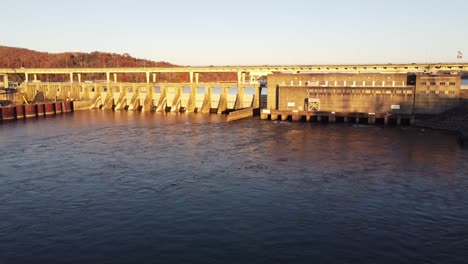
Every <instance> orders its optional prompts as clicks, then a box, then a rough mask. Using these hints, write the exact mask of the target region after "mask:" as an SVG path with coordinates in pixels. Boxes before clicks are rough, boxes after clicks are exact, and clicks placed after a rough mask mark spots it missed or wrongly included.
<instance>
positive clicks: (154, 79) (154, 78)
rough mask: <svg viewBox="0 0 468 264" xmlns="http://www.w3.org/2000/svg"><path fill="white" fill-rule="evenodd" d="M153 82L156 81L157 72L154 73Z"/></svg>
mask: <svg viewBox="0 0 468 264" xmlns="http://www.w3.org/2000/svg"><path fill="white" fill-rule="evenodd" d="M153 82H154V83H155V82H156V73H153Z"/></svg>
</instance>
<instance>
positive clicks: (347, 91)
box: [307, 89, 413, 95]
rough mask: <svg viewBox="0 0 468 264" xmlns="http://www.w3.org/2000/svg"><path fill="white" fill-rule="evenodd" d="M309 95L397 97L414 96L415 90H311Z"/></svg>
mask: <svg viewBox="0 0 468 264" xmlns="http://www.w3.org/2000/svg"><path fill="white" fill-rule="evenodd" d="M307 92H308V94H387V95H391V94H397V95H405V94H413V90H400V89H398V90H397V89H392V90H374V89H372V90H356V89H353V90H350V89H309V90H308V91H307Z"/></svg>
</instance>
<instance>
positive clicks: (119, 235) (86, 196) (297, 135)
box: [0, 110, 468, 264]
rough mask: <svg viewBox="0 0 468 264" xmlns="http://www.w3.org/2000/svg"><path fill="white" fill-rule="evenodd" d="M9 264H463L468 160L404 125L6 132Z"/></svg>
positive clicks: (4, 238)
mask: <svg viewBox="0 0 468 264" xmlns="http://www.w3.org/2000/svg"><path fill="white" fill-rule="evenodd" d="M0 150H1V154H0V166H1V167H0V168H1V169H0V263H2V264H6V263H351V262H353V263H354V262H356V263H466V256H467V252H468V175H467V171H468V150H466V149H463V148H461V147H460V146H459V145H458V143H457V140H456V137H455V136H454V135H451V134H448V133H445V132H437V131H430V130H423V129H418V128H409V127H401V128H399V127H379V126H355V125H346V124H336V125H331V124H330V125H320V124H309V123H300V122H297V123H290V122H273V121H260V120H258V119H247V120H242V121H237V122H233V123H226V122H224V118H223V117H220V116H217V115H204V114H183V115H178V114H168V115H166V114H152V113H142V114H140V113H133V112H111V111H100V110H96V111H92V110H90V111H79V112H75V113H73V114H66V115H60V116H56V117H47V118H46V119H39V120H25V121H18V122H6V123H3V124H0Z"/></svg>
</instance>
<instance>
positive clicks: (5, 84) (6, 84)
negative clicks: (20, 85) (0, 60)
mask: <svg viewBox="0 0 468 264" xmlns="http://www.w3.org/2000/svg"><path fill="white" fill-rule="evenodd" d="M3 85H4V86H3V87H5V88H7V87H8V75H6V74H5V75H3Z"/></svg>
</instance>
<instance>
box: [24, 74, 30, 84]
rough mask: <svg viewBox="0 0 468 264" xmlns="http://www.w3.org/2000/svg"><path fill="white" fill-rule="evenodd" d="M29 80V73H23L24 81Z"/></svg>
mask: <svg viewBox="0 0 468 264" xmlns="http://www.w3.org/2000/svg"><path fill="white" fill-rule="evenodd" d="M28 81H29V75H28V73H27V72H25V73H24V82H26V83H27V82H28Z"/></svg>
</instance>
